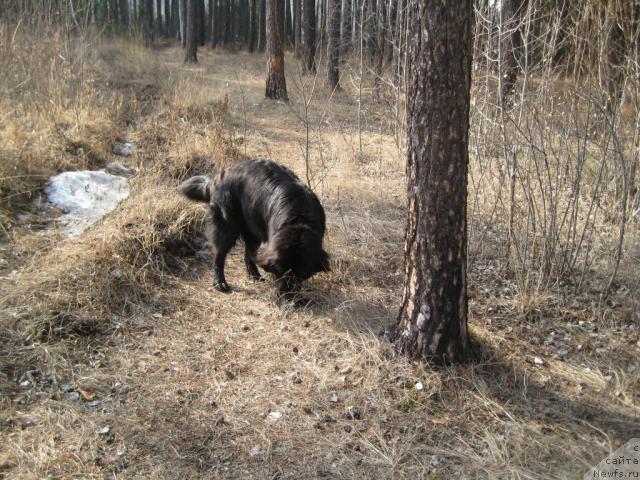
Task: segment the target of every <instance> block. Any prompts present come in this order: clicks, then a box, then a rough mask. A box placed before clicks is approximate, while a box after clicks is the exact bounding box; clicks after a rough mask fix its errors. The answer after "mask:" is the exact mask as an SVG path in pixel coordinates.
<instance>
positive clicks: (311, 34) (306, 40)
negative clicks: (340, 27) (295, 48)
mask: <svg viewBox="0 0 640 480" xmlns="http://www.w3.org/2000/svg"><path fill="white" fill-rule="evenodd" d="M302 43H303V48H304V50H303V54H304V62H303V63H304V67H305V70H306V71H307V73H316V6H315V0H303V4H302Z"/></svg>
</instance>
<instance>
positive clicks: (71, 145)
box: [0, 22, 161, 236]
mask: <svg viewBox="0 0 640 480" xmlns="http://www.w3.org/2000/svg"><path fill="white" fill-rule="evenodd" d="M36 37H37V38H47V41H46V42H41V41H36V40H35V38H36ZM142 58H143V49H142V48H140V47H136V46H135V45H134V44H133V43H132V42H125V41H112V40H111V39H109V40H108V41H107V40H104V39H102V38H101V37H100V36H98V35H97V34H91V33H86V34H84V35H82V36H80V37H73V36H69V35H67V34H66V33H65V31H64V29H63V28H62V27H58V26H53V25H47V24H39V25H38V27H37V31H35V32H34V31H29V29H28V28H27V27H26V26H25V25H23V24H21V23H17V24H9V23H5V22H0V63H2V65H3V68H2V71H1V72H0V119H2V120H1V121H0V131H1V132H2V134H1V135H0V198H1V199H2V200H1V201H0V232H2V234H3V235H4V236H9V234H10V230H11V228H12V226H13V224H14V218H15V213H16V212H19V211H23V210H30V209H31V206H30V200H31V198H32V197H33V195H34V193H36V192H38V191H39V190H40V189H41V188H42V186H43V184H44V183H45V182H46V180H47V178H48V177H49V176H51V175H53V174H55V173H58V172H60V171H64V170H77V169H87V168H97V167H101V166H103V165H104V164H105V163H106V162H107V161H108V160H109V159H110V157H111V156H112V152H111V149H112V145H113V142H114V141H115V140H116V139H118V138H119V137H120V136H121V135H122V133H121V132H122V130H123V128H126V120H127V118H130V116H131V113H132V110H133V111H134V112H133V113H134V114H138V113H139V112H137V110H140V107H139V105H138V104H139V103H140V102H139V99H138V97H140V91H141V90H144V89H145V88H147V87H148V86H149V85H153V84H155V82H156V81H157V79H158V78H161V76H160V75H158V68H159V67H158V63H157V61H154V60H153V57H150V56H148V55H147V56H146V57H145V60H144V61H142ZM106 63H109V65H106ZM127 72H128V73H127ZM133 75H135V76H137V77H140V78H142V79H144V80H143V81H141V82H139V83H138V84H136V85H135V86H134V87H132V88H128V87H130V86H128V85H126V84H125V85H123V84H120V85H119V86H120V87H123V88H119V89H118V88H116V89H114V88H112V87H113V85H111V86H110V84H113V83H114V82H121V81H122V80H123V79H126V78H133V77H132V76H133ZM105 87H109V88H105ZM125 87H126V88H125ZM136 93H137V96H136Z"/></svg>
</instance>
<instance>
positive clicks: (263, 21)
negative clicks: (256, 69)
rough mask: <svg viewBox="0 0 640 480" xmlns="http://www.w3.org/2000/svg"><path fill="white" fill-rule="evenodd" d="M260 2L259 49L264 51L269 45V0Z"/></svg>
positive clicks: (260, 0)
mask: <svg viewBox="0 0 640 480" xmlns="http://www.w3.org/2000/svg"><path fill="white" fill-rule="evenodd" d="M259 2H260V30H259V38H258V51H259V52H264V49H265V46H266V45H267V0H259Z"/></svg>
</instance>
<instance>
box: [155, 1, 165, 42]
mask: <svg viewBox="0 0 640 480" xmlns="http://www.w3.org/2000/svg"><path fill="white" fill-rule="evenodd" d="M156 24H157V27H156V31H157V32H158V35H161V36H162V35H164V26H163V22H162V0H156Z"/></svg>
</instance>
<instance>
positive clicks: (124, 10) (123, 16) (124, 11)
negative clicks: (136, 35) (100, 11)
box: [120, 0, 129, 32]
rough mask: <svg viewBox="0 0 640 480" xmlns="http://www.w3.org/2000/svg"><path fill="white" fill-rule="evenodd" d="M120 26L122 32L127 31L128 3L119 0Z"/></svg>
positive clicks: (124, 0)
mask: <svg viewBox="0 0 640 480" xmlns="http://www.w3.org/2000/svg"><path fill="white" fill-rule="evenodd" d="M120 26H121V28H122V30H123V31H125V32H126V31H128V30H129V2H127V0H120Z"/></svg>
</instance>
